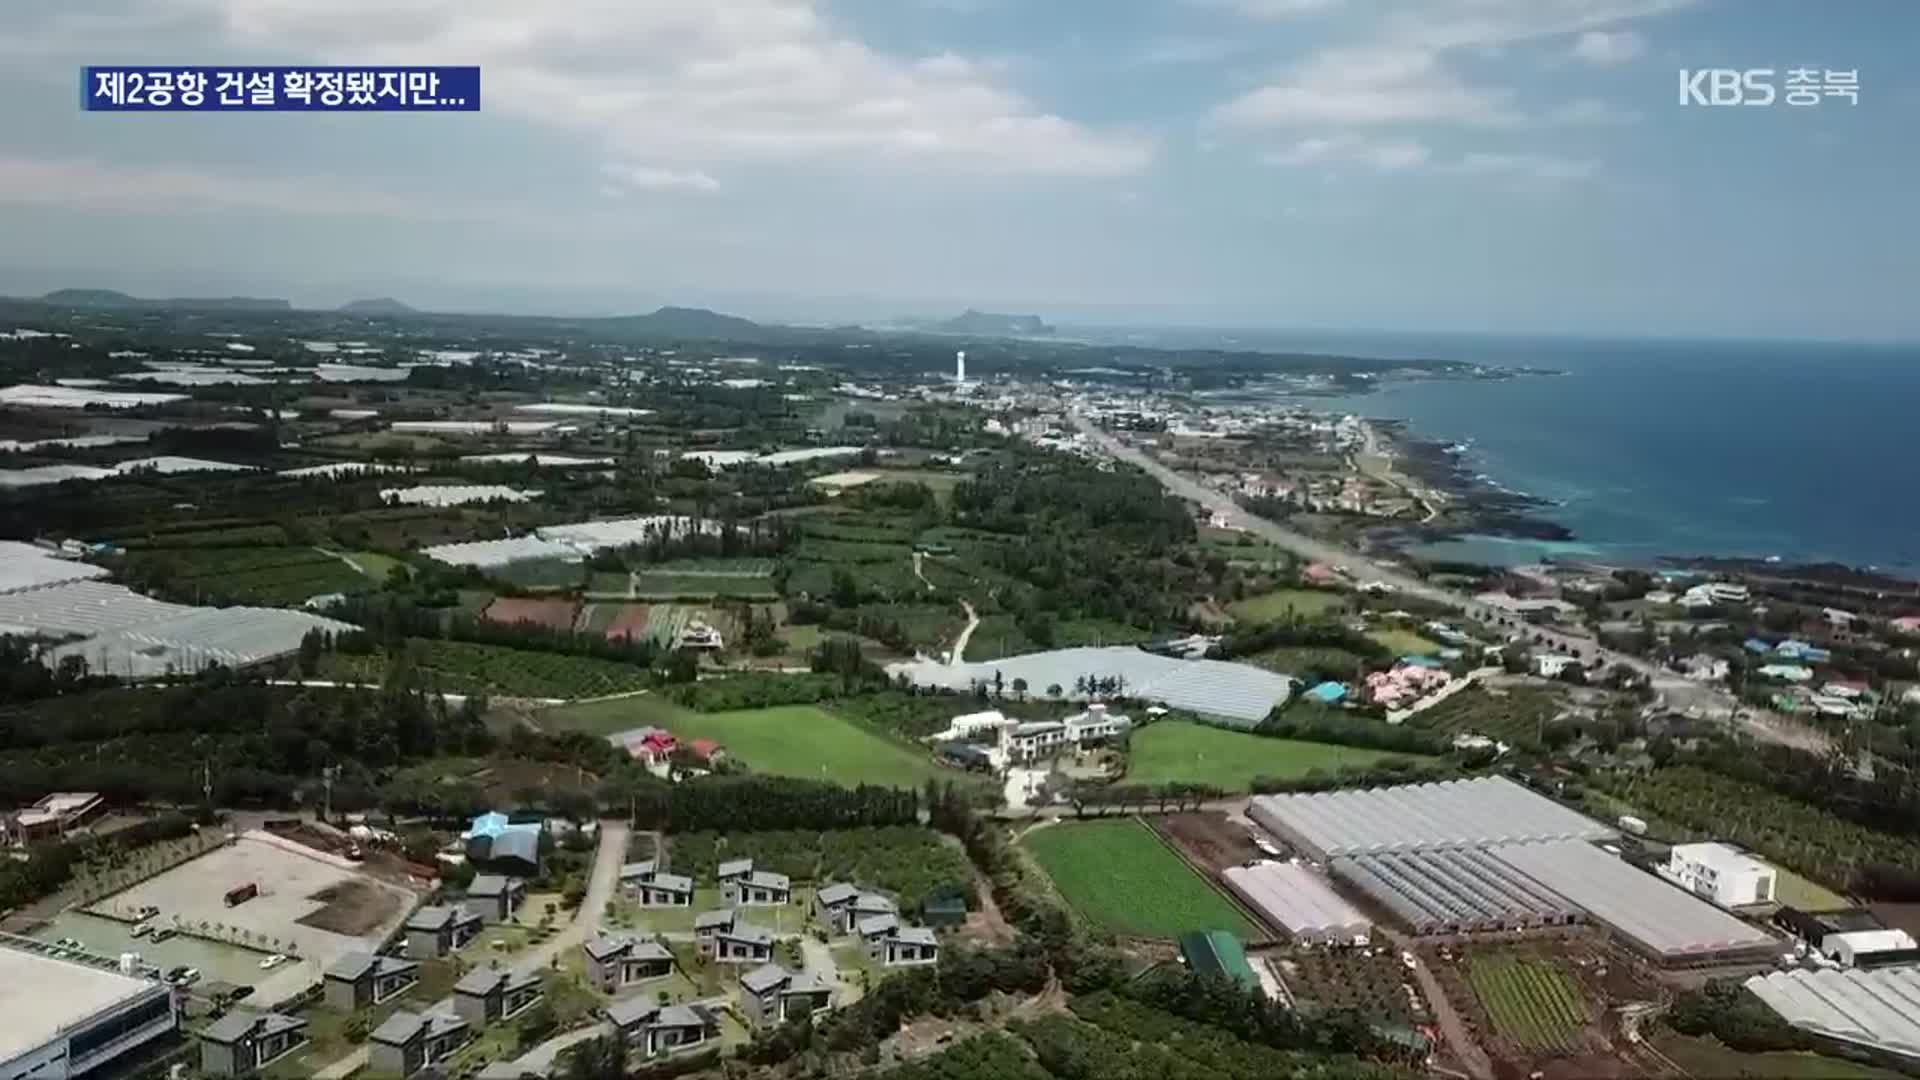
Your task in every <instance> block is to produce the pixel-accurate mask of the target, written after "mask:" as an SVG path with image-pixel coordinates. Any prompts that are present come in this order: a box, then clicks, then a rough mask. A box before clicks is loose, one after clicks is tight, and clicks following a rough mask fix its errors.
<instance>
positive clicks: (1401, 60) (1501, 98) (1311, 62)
mask: <svg viewBox="0 0 1920 1080" xmlns="http://www.w3.org/2000/svg"><path fill="white" fill-rule="evenodd" d="M1511 97H1512V95H1511V93H1510V92H1508V91H1505V90H1492V89H1480V88H1475V87H1471V86H1468V85H1467V84H1466V83H1464V82H1462V81H1461V80H1460V79H1459V78H1458V77H1457V76H1455V75H1454V74H1453V73H1451V72H1449V71H1447V70H1446V69H1445V68H1443V67H1441V66H1440V60H1439V56H1438V54H1437V53H1435V52H1433V51H1432V50H1428V49H1419V48H1409V47H1398V46H1388V47H1380V48H1368V49H1330V50H1326V51H1324V52H1321V53H1318V54H1316V55H1314V56H1312V57H1311V58H1309V59H1308V60H1307V61H1306V62H1305V63H1304V64H1301V65H1300V66H1298V67H1296V68H1295V69H1294V70H1293V71H1291V72H1290V73H1289V74H1288V76H1287V77H1286V78H1284V79H1282V80H1281V81H1279V82H1276V83H1272V84H1269V85H1266V86H1262V87H1259V88H1257V89H1254V90H1251V91H1248V92H1247V93H1245V94H1242V95H1241V96H1240V97H1238V98H1235V99H1233V100H1232V101H1229V102H1227V103H1225V104H1223V105H1221V106H1219V107H1218V108H1216V109H1215V110H1214V112H1213V119H1214V120H1215V121H1217V122H1219V123H1223V124H1226V125H1228V126H1231V127H1244V128H1272V127H1297V126H1313V125H1327V124H1338V125H1343V126H1344V125H1353V124H1404V123H1410V122H1448V123H1457V124H1470V125H1484V126H1499V125H1506V124H1512V123H1516V122H1517V121H1518V119H1519V116H1518V114H1517V112H1516V111H1515V110H1514V108H1513V106H1512V103H1511Z"/></svg>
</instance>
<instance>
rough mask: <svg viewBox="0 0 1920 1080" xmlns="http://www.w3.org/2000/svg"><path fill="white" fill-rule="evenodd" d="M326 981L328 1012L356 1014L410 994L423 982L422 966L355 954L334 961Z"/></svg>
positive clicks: (387, 958) (391, 958)
mask: <svg viewBox="0 0 1920 1080" xmlns="http://www.w3.org/2000/svg"><path fill="white" fill-rule="evenodd" d="M323 981H324V983H325V987H326V988H325V990H324V991H323V993H324V995H325V998H326V1002H327V1008H329V1009H333V1010H334V1011H336V1012H343V1013H346V1012H353V1011H354V1010H356V1009H364V1008H367V1007H369V1006H372V1005H378V1004H380V1003H382V1002H384V1001H387V1000H389V999H391V998H392V997H393V996H394V995H396V994H403V993H406V991H407V990H408V988H410V987H411V986H413V984H414V983H416V982H419V981H420V965H419V963H418V962H416V961H413V960H403V959H401V958H399V957H397V956H376V955H374V954H373V953H366V952H354V953H348V954H346V955H345V956H342V957H341V958H340V959H338V960H336V961H334V963H333V966H332V967H330V968H328V969H327V971H326V975H325V978H324V980H323Z"/></svg>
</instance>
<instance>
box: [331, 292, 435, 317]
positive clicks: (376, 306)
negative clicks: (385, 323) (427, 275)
mask: <svg viewBox="0 0 1920 1080" xmlns="http://www.w3.org/2000/svg"><path fill="white" fill-rule="evenodd" d="M340 311H341V313H342V314H346V315H418V314H419V313H420V309H418V308H415V307H412V306H410V305H407V304H403V303H401V302H400V301H398V300H395V299H394V298H393V297H391V296H382V297H380V298H379V299H377V300H351V301H348V302H347V303H344V304H341V305H340Z"/></svg>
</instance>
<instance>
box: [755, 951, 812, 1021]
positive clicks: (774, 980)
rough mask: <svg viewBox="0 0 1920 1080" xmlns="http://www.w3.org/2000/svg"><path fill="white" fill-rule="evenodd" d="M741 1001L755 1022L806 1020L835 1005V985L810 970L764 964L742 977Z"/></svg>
mask: <svg viewBox="0 0 1920 1080" xmlns="http://www.w3.org/2000/svg"><path fill="white" fill-rule="evenodd" d="M740 1004H741V1006H742V1007H743V1009H744V1010H745V1012H746V1014H747V1016H748V1018H749V1019H751V1020H752V1021H753V1022H754V1023H756V1024H765V1025H773V1024H784V1023H786V1022H787V1021H789V1020H804V1019H806V1018H807V1017H810V1016H815V1015H818V1014H819V1013H823V1012H825V1011H827V1010H828V1009H830V1008H832V1007H833V984H832V983H829V982H827V981H826V980H824V979H822V978H820V977H819V976H817V975H814V974H813V973H811V972H804V971H802V972H795V971H788V970H787V969H786V968H783V967H781V966H780V965H778V964H762V965H760V966H759V967H757V968H754V969H753V970H752V971H749V972H747V973H746V974H744V975H742V976H740Z"/></svg>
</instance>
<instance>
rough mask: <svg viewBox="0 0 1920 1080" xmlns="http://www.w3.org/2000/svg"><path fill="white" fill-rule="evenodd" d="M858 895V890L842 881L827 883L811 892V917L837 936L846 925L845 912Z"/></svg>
mask: <svg viewBox="0 0 1920 1080" xmlns="http://www.w3.org/2000/svg"><path fill="white" fill-rule="evenodd" d="M859 895H860V890H859V889H858V888H855V887H854V886H852V885H849V884H847V883H846V882H844V881H833V882H828V883H827V884H825V885H822V886H820V887H819V888H817V889H815V890H814V891H813V917H814V918H815V919H816V920H818V921H819V922H820V924H821V925H823V926H826V927H829V928H830V929H831V930H832V931H833V932H834V933H836V934H837V933H839V932H840V930H841V927H843V926H844V925H846V918H847V911H848V910H849V909H850V908H852V907H853V900H854V898H855V897H857V896H859Z"/></svg>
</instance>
